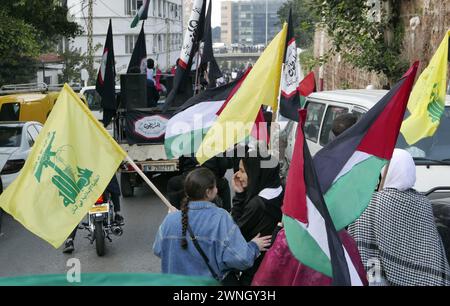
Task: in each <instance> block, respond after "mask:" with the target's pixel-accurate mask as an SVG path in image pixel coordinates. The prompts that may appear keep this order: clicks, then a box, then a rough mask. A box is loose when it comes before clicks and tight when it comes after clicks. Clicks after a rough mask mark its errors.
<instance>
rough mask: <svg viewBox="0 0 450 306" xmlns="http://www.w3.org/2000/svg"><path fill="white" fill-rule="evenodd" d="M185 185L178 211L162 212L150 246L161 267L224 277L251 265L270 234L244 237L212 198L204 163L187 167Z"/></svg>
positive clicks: (213, 192) (210, 177)
mask: <svg viewBox="0 0 450 306" xmlns="http://www.w3.org/2000/svg"><path fill="white" fill-rule="evenodd" d="M184 191H185V195H186V198H185V200H184V201H183V203H182V205H181V211H177V212H173V213H169V214H168V215H167V216H166V218H165V219H164V221H163V223H162V224H161V226H160V227H159V230H158V233H157V235H156V239H155V243H154V245H153V252H154V253H155V255H156V256H158V257H160V258H161V270H162V273H170V274H181V275H197V276H212V277H214V278H216V279H217V280H219V281H223V280H224V278H225V277H226V276H227V275H228V274H230V272H231V271H233V270H246V269H248V268H250V267H252V266H253V263H254V261H255V260H256V258H257V257H258V256H259V255H260V254H261V251H266V249H267V247H268V246H269V244H270V238H271V237H270V236H265V237H261V236H260V234H257V235H256V237H254V238H253V239H252V240H250V241H249V242H247V241H246V240H245V239H244V237H243V236H242V234H241V232H240V230H239V227H238V226H237V225H236V223H234V221H233V219H232V218H231V216H230V215H229V214H228V213H227V212H226V211H225V210H224V209H222V208H219V207H217V206H216V205H215V204H214V203H212V202H211V201H212V200H213V199H214V198H215V197H216V195H217V187H216V178H215V175H214V174H213V173H212V172H211V171H210V170H209V169H207V168H198V169H195V170H193V171H192V172H190V173H189V174H188V176H187V177H186V180H185V183H184ZM192 237H194V238H195V240H194V239H192ZM201 253H203V254H201ZM230 275H231V274H230Z"/></svg>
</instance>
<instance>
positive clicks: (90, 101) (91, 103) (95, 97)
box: [80, 86, 120, 136]
mask: <svg viewBox="0 0 450 306" xmlns="http://www.w3.org/2000/svg"><path fill="white" fill-rule="evenodd" d="M119 92H120V86H116V94H117V93H119ZM80 95H83V96H84V97H85V99H86V102H87V105H88V107H89V109H90V110H91V112H92V114H93V115H94V117H95V118H96V119H97V120H98V121H100V122H102V123H103V108H102V105H101V101H102V97H101V96H100V95H99V94H98V92H97V91H96V90H95V86H86V87H83V88H82V89H81V90H80ZM106 130H107V131H108V132H109V134H110V135H111V136H112V135H113V130H112V123H111V124H109V125H108V126H107V127H106Z"/></svg>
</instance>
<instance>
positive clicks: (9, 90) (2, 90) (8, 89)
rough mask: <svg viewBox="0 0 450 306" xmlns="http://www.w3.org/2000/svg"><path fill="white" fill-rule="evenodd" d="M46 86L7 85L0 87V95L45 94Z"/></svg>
mask: <svg viewBox="0 0 450 306" xmlns="http://www.w3.org/2000/svg"><path fill="white" fill-rule="evenodd" d="M47 90H48V85H47V84H45V83H42V82H40V83H24V84H8V85H3V86H2V87H0V95H1V94H3V95H4V94H15V93H21V92H23V93H24V92H46V91H47Z"/></svg>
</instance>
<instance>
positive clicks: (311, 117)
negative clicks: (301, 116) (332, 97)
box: [305, 102, 325, 142]
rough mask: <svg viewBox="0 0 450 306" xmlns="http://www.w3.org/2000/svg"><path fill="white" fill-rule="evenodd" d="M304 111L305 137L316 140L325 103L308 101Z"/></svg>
mask: <svg viewBox="0 0 450 306" xmlns="http://www.w3.org/2000/svg"><path fill="white" fill-rule="evenodd" d="M306 111H307V116H306V122H305V137H306V139H309V140H311V141H314V142H317V137H318V136H319V129H320V124H321V123H322V117H323V113H324V111H325V104H323V103H315V102H309V103H308V105H307V106H306Z"/></svg>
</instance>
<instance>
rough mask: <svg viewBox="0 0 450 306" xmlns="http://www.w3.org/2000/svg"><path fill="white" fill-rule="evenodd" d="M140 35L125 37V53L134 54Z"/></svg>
mask: <svg viewBox="0 0 450 306" xmlns="http://www.w3.org/2000/svg"><path fill="white" fill-rule="evenodd" d="M137 38H138V35H125V53H126V54H131V53H133V49H134V45H135V44H136V41H137Z"/></svg>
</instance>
